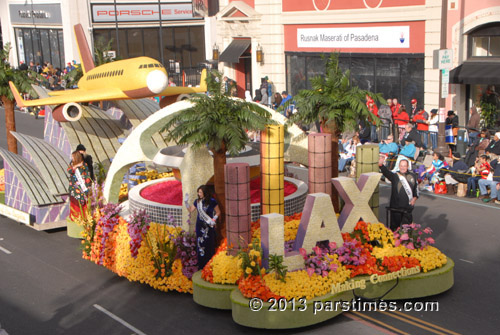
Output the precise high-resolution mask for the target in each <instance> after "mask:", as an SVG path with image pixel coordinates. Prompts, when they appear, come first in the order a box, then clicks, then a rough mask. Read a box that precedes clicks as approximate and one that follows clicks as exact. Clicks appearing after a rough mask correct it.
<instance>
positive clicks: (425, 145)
mask: <svg viewBox="0 0 500 335" xmlns="http://www.w3.org/2000/svg"><path fill="white" fill-rule="evenodd" d="M417 133H418V134H419V135H420V138H421V139H422V142H423V143H424V147H425V149H427V144H428V143H429V141H428V139H427V136H428V135H427V134H428V132H427V131H424V130H417Z"/></svg>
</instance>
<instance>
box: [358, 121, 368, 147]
mask: <svg viewBox="0 0 500 335" xmlns="http://www.w3.org/2000/svg"><path fill="white" fill-rule="evenodd" d="M358 127H359V141H360V142H361V144H365V143H367V142H370V135H371V134H370V125H369V123H368V122H367V121H364V120H361V121H360V122H359V125H358Z"/></svg>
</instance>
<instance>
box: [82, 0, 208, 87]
mask: <svg viewBox="0 0 500 335" xmlns="http://www.w3.org/2000/svg"><path fill="white" fill-rule="evenodd" d="M192 9H193V7H192V3H191V1H188V2H185V1H184V2H182V1H180V2H176V3H171V2H169V3H161V4H159V3H123V2H118V3H117V4H116V7H115V5H114V4H113V3H107V4H103V3H100V2H99V3H97V2H95V3H92V4H91V15H92V22H93V38H94V43H95V44H96V45H106V44H108V43H109V42H111V49H112V51H113V52H114V53H115V54H116V56H117V57H118V58H121V59H125V58H131V57H138V56H148V57H151V58H154V59H157V60H159V61H161V62H162V63H163V64H164V65H165V67H166V68H167V69H168V72H169V75H170V76H171V77H173V78H174V79H176V81H177V84H181V82H182V79H181V75H182V73H188V74H190V73H195V72H197V71H198V70H199V68H200V66H202V65H203V63H204V62H205V60H206V52H205V50H206V48H205V29H204V19H203V18H200V17H194V16H193V11H192ZM160 12H161V21H160V20H159V18H160V15H159V13H160Z"/></svg>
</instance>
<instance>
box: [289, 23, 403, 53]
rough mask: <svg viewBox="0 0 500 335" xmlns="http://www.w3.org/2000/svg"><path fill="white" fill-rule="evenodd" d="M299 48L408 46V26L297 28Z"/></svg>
mask: <svg viewBox="0 0 500 335" xmlns="http://www.w3.org/2000/svg"><path fill="white" fill-rule="evenodd" d="M297 46H298V47H299V48H409V47H410V27H409V26H390V27H353V28H349V27H346V28H303V29H297Z"/></svg>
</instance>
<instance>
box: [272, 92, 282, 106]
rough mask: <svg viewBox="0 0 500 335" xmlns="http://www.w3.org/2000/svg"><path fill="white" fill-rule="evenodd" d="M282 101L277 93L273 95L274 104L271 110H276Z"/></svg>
mask: <svg viewBox="0 0 500 335" xmlns="http://www.w3.org/2000/svg"><path fill="white" fill-rule="evenodd" d="M282 100H283V99H282V98H281V94H279V93H278V92H276V93H274V104H273V108H274V109H278V107H279V106H280V105H281V101H282Z"/></svg>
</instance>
